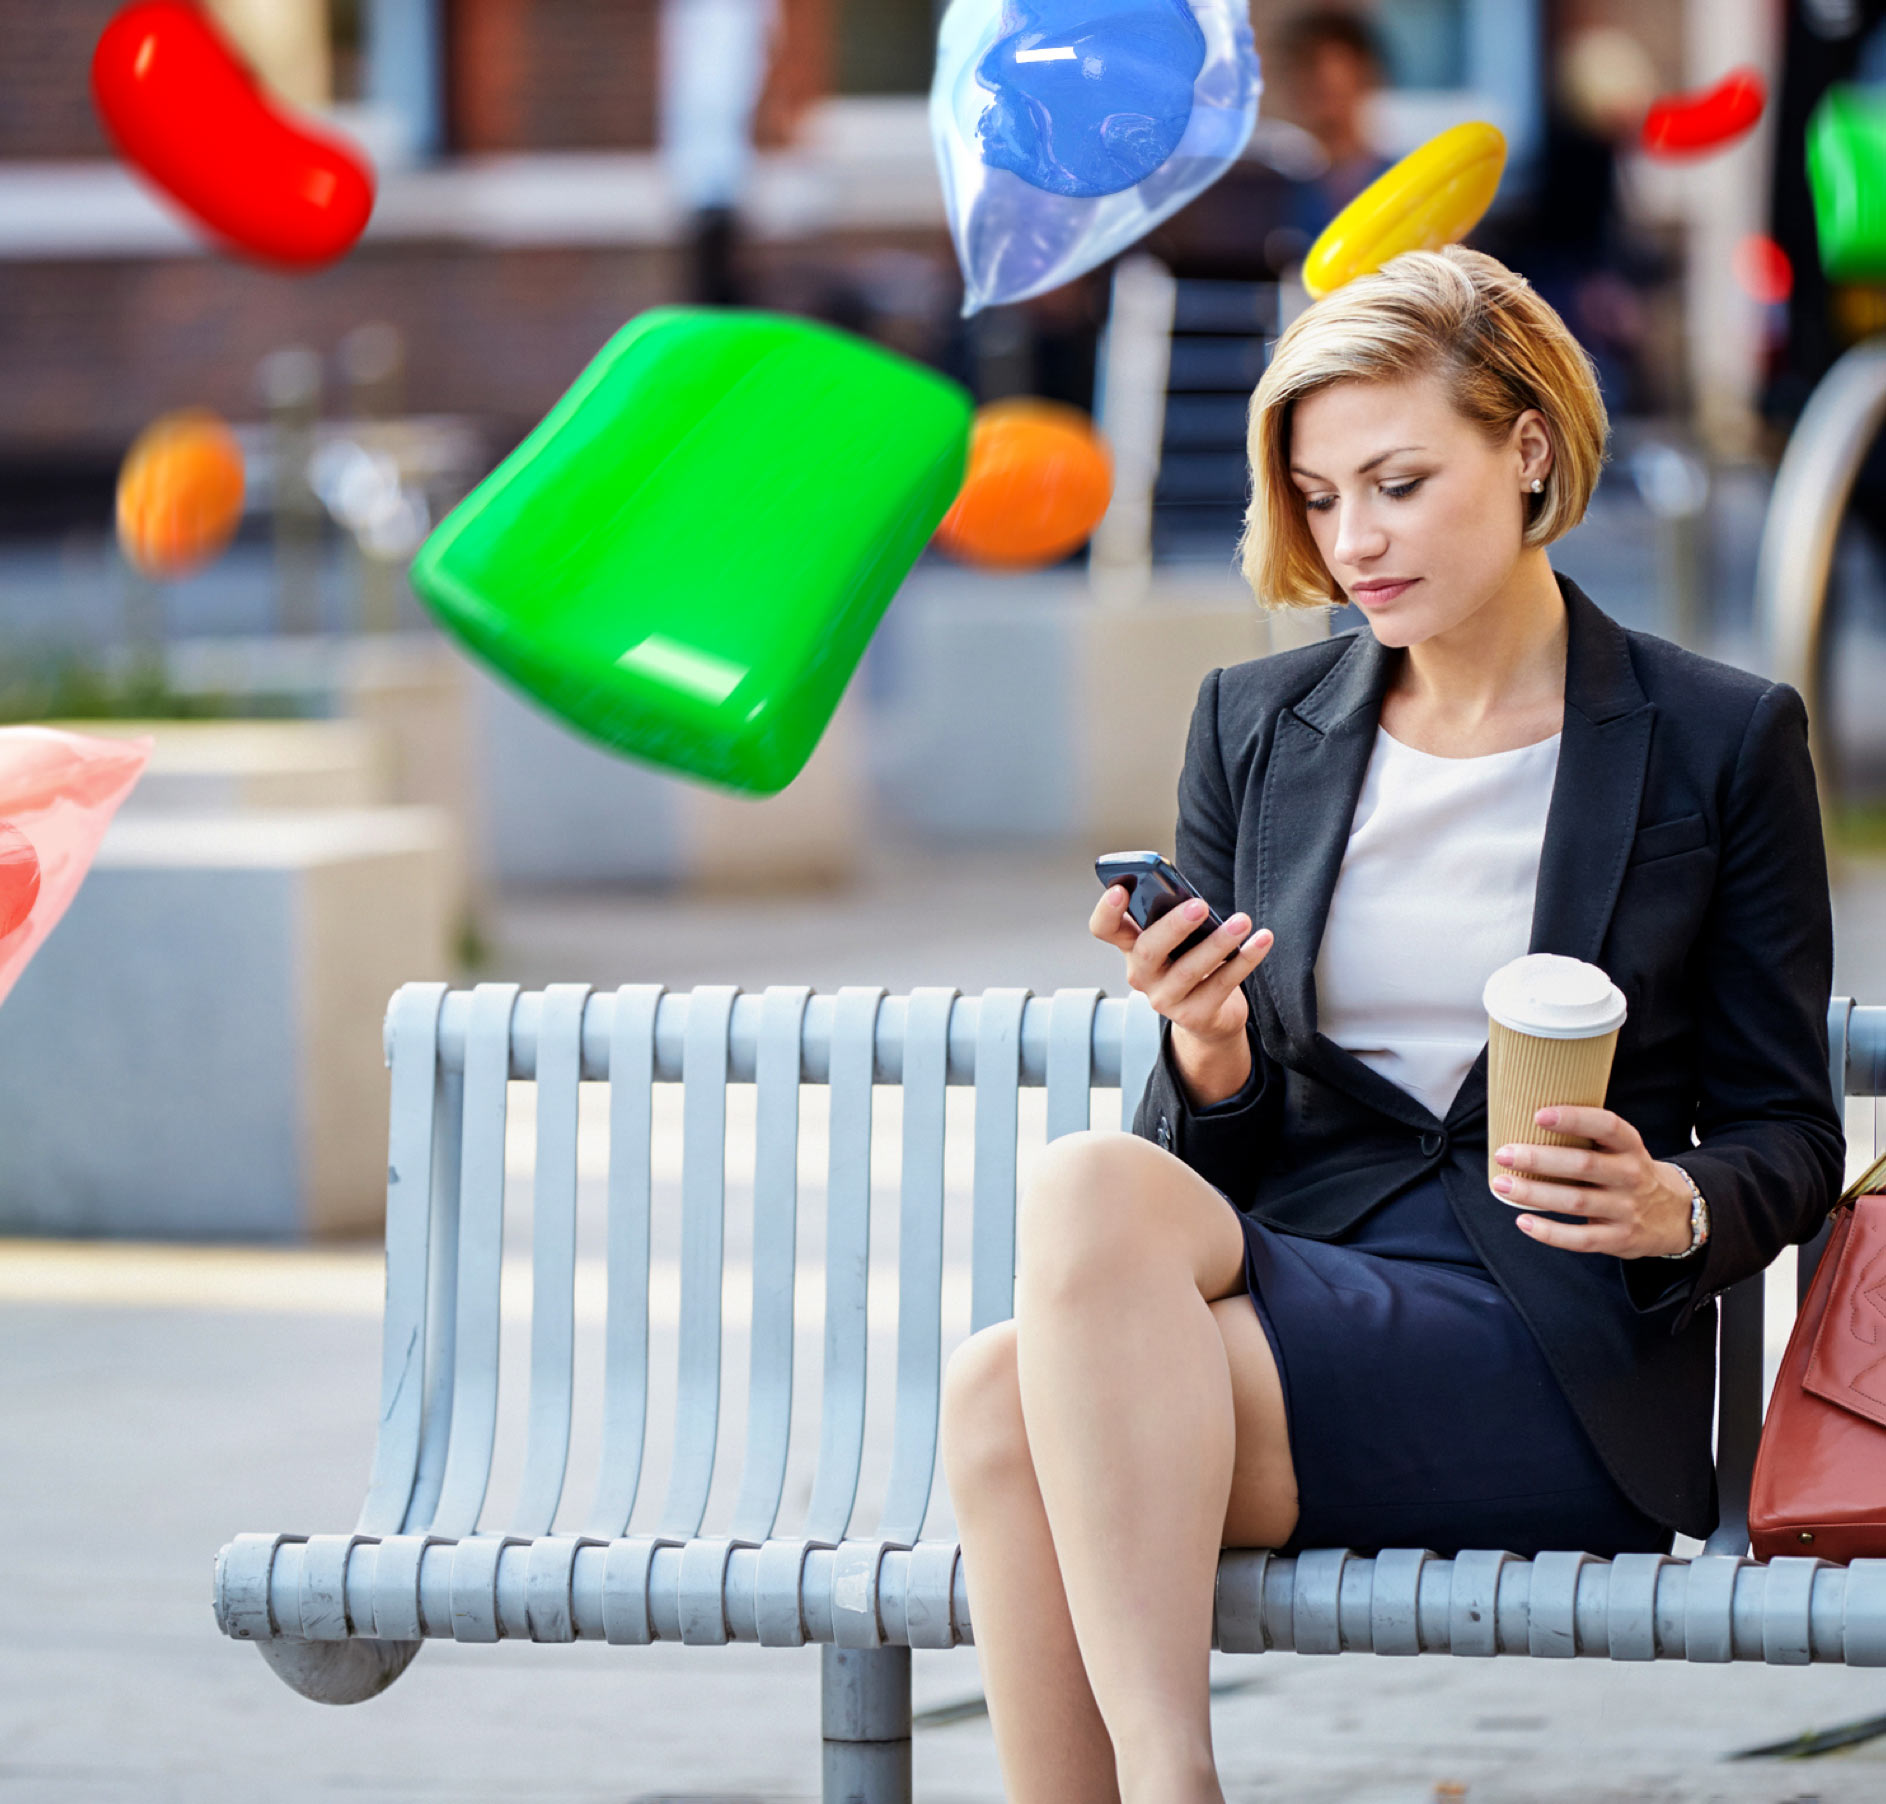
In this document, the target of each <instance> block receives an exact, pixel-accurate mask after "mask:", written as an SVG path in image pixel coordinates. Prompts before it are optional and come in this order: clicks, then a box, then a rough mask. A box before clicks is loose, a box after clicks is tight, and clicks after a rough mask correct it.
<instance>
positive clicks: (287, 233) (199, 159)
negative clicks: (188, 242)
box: [92, 0, 373, 269]
mask: <svg viewBox="0 0 1886 1804" xmlns="http://www.w3.org/2000/svg"><path fill="white" fill-rule="evenodd" d="M92 100H93V103H94V104H95V105H96V106H97V108H98V113H99V117H100V118H101V119H103V120H104V122H105V127H106V130H107V131H109V132H110V134H111V137H112V139H113V141H114V142H115V143H116V145H117V147H118V150H119V152H120V153H121V154H122V155H123V156H124V158H125V160H126V161H127V162H129V163H132V164H135V165H136V167H137V168H139V169H141V170H142V171H143V172H144V174H145V175H147V176H149V177H150V179H151V180H152V181H153V182H155V183H156V184H157V185H158V186H159V187H160V188H162V189H163V190H164V191H165V193H167V194H168V195H170V196H171V198H172V199H174V200H176V201H177V202H178V203H179V204H180V205H181V206H182V207H184V208H185V210H186V211H188V212H189V213H191V214H193V215H194V216H195V217H196V218H197V219H198V220H200V221H201V222H202V223H203V225H204V226H205V227H207V228H208V230H209V231H210V232H212V233H214V234H215V236H217V237H218V238H220V239H222V240H223V241H224V242H226V243H227V244H229V245H231V246H233V247H235V248H236V249H239V250H243V251H246V252H248V253H249V254H250V255H252V256H254V257H258V258H261V259H262V260H263V261H264V262H268V263H274V264H279V265H281V266H283V267H285V268H289V269H314V268H318V267H319V266H320V265H322V264H324V263H332V262H333V261H334V260H335V258H337V257H340V256H344V255H345V254H346V252H347V251H348V249H349V248H350V247H351V246H352V245H353V243H354V241H355V240H356V239H357V238H358V237H359V236H360V234H361V233H362V232H363V231H364V230H365V229H366V224H367V219H368V216H369V215H370V214H371V213H372V212H373V173H372V171H371V169H370V168H369V167H368V166H367V164H366V163H365V162H364V161H363V160H362V159H361V157H360V156H359V154H358V153H357V152H355V151H354V150H353V149H352V148H350V147H349V146H348V145H347V144H345V143H344V142H343V141H342V140H341V139H339V138H337V137H334V136H332V135H331V134H329V133H327V132H325V131H322V130H321V129H320V128H318V127H317V126H315V125H314V124H312V123H311V122H309V121H307V120H305V119H302V118H298V117H296V116H295V115H294V114H292V113H291V112H289V111H288V110H287V109H285V108H284V107H282V106H280V105H278V104H277V103H276V101H275V100H273V99H272V98H271V97H270V96H269V95H268V94H267V93H266V92H265V91H264V90H263V88H262V86H261V84H260V83H259V82H258V81H257V80H256V78H255V75H254V73H253V72H252V71H251V70H250V68H249V66H248V65H247V64H246V63H245V62H244V61H243V60H242V58H241V56H240V55H239V54H238V53H237V52H236V50H235V49H234V48H233V47H232V46H231V44H230V43H229V41H228V39H227V38H225V37H224V36H223V34H222V32H221V31H220V30H219V29H218V28H217V26H216V25H215V23H214V21H212V20H211V19H210V17H209V16H208V15H207V14H206V13H204V12H203V11H202V10H201V9H200V8H199V7H195V6H190V5H186V4H184V3H183V0H145V3H143V4H139V5H136V6H127V7H126V8H125V9H124V11H123V12H121V13H119V14H118V15H117V17H116V18H114V19H113V20H112V21H111V23H110V24H109V25H107V26H106V27H105V32H104V35H103V36H102V37H101V38H100V39H99V40H98V48H97V49H96V50H95V51H93V53H92Z"/></svg>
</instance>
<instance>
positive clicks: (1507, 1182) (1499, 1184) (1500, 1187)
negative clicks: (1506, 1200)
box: [1493, 1178, 1513, 1196]
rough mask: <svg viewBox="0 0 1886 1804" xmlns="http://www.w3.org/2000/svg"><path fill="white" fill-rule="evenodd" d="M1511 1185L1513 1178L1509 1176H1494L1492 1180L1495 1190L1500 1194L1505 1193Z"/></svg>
mask: <svg viewBox="0 0 1886 1804" xmlns="http://www.w3.org/2000/svg"><path fill="white" fill-rule="evenodd" d="M1512 1187H1513V1180H1512V1179H1511V1178H1495V1179H1494V1180H1493V1188H1494V1189H1495V1190H1497V1191H1498V1192H1499V1193H1500V1195H1501V1196H1504V1195H1506V1193H1507V1192H1508V1191H1509V1190H1511V1189H1512Z"/></svg>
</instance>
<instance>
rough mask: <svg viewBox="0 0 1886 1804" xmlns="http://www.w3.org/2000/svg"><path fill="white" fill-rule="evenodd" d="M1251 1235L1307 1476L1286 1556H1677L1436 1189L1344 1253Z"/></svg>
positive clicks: (1266, 1233)
mask: <svg viewBox="0 0 1886 1804" xmlns="http://www.w3.org/2000/svg"><path fill="white" fill-rule="evenodd" d="M1240 1220H1241V1221H1242V1222H1243V1224H1244V1244H1245V1256H1244V1273H1245V1280H1246V1282H1247V1284H1248V1285H1249V1287H1250V1293H1251V1300H1252V1302H1253V1304H1254V1305H1255V1306H1256V1309H1257V1314H1258V1319H1259V1320H1260V1321H1261V1322H1262V1323H1263V1325H1264V1332H1265V1334H1266V1336H1267V1337H1268V1338H1269V1340H1270V1345H1271V1351H1272V1353H1273V1354H1274V1355H1275V1357H1276V1360H1277V1370H1278V1373H1279V1375H1280V1376H1281V1377H1282V1380H1283V1393H1284V1404H1285V1408H1286V1411H1287V1412H1288V1418H1289V1428H1290V1453H1291V1458H1292V1460H1293V1461H1294V1463H1295V1466H1296V1475H1297V1494H1298V1499H1299V1513H1298V1517H1297V1526H1296V1529H1295V1531H1294V1532H1293V1533H1292V1535H1291V1537H1290V1539H1289V1541H1288V1542H1287V1543H1286V1544H1285V1545H1284V1547H1283V1548H1282V1549H1280V1551H1282V1552H1285V1553H1295V1552H1298V1551H1300V1550H1302V1549H1304V1548H1311V1547H1347V1548H1351V1549H1353V1550H1354V1551H1356V1552H1358V1553H1368V1552H1374V1551H1376V1550H1378V1549H1380V1548H1384V1547H1425V1548H1429V1549H1431V1550H1432V1551H1433V1552H1435V1553H1437V1554H1452V1553H1456V1552H1458V1551H1460V1550H1461V1549H1462V1548H1504V1549H1505V1550H1506V1551H1507V1552H1509V1553H1516V1554H1526V1555H1531V1554H1535V1553H1539V1552H1542V1551H1544V1550H1546V1549H1552V1548H1560V1549H1566V1550H1569V1551H1573V1552H1582V1553H1590V1554H1597V1555H1607V1556H1608V1555H1612V1554H1618V1553H1668V1552H1669V1550H1670V1543H1671V1531H1670V1530H1669V1529H1668V1528H1667V1527H1665V1526H1664V1525H1662V1524H1660V1523H1658V1522H1655V1521H1653V1520H1652V1519H1651V1518H1650V1517H1649V1516H1646V1515H1645V1514H1644V1513H1643V1512H1642V1511H1641V1510H1639V1509H1638V1508H1637V1507H1636V1506H1635V1505H1634V1504H1632V1502H1631V1501H1630V1499H1629V1498H1627V1497H1626V1496H1625V1495H1624V1493H1623V1492H1622V1491H1621V1490H1619V1488H1618V1486H1617V1483H1616V1481H1615V1480H1614V1479H1613V1478H1612V1477H1611V1475H1610V1473H1609V1472H1607V1471H1606V1470H1605V1467H1604V1465H1603V1463H1602V1462H1601V1461H1600V1459H1599V1457H1598V1454H1597V1450H1596V1449H1595V1448H1594V1447H1593V1446H1592V1443H1591V1438H1590V1436H1589V1435H1587V1434H1586V1433H1585V1430H1584V1428H1583V1427H1582V1426H1581V1425H1580V1423H1579V1421H1578V1418H1577V1417H1576V1416H1575V1415H1574V1414H1573V1412H1572V1407H1571V1405H1570V1404H1569V1403H1568V1402H1567V1401H1566V1398H1565V1393H1564V1392H1563V1391H1562V1390H1561V1389H1560V1388H1559V1384H1558V1381H1557V1379H1556V1378H1555V1377H1554V1376H1553V1374H1552V1370H1551V1368H1550V1366H1548V1365H1547V1363H1546V1359H1545V1355H1544V1354H1543V1353H1542V1352H1541V1351H1540V1349H1539V1344H1538V1342H1537V1341H1536V1340H1535V1339H1534V1338H1533V1335H1532V1331H1531V1330H1530V1329H1529V1328H1528V1327H1527V1326H1526V1324H1525V1321H1524V1320H1523V1319H1522V1318H1521V1316H1520V1314H1519V1312H1518V1310H1516V1309H1515V1308H1514V1307H1513V1304H1512V1302H1511V1300H1510V1299H1509V1298H1508V1297H1507V1295H1506V1293H1505V1291H1503V1290H1502V1289H1501V1288H1500V1286H1499V1283H1498V1282H1497V1281H1496V1280H1495V1278H1494V1277H1493V1275H1492V1273H1491V1272H1489V1271H1488V1270H1487V1268H1486V1267H1485V1265H1483V1264H1482V1263H1481V1261H1480V1257H1479V1255H1478V1254H1477V1253H1476V1252H1475V1251H1474V1248H1473V1244H1472V1242H1470V1241H1469V1240H1468V1239H1467V1237H1466V1235H1465V1233H1463V1232H1462V1230H1461V1227H1460V1224H1459V1222H1458V1221H1457V1220H1456V1219H1455V1216H1454V1211H1453V1209H1452V1207H1451V1206H1450V1204H1449V1203H1448V1200H1447V1193H1446V1190H1445V1188H1444V1187H1443V1185H1442V1182H1441V1179H1440V1178H1439V1177H1438V1176H1434V1177H1429V1178H1427V1179H1424V1180H1423V1181H1422V1182H1421V1183H1419V1184H1417V1185H1415V1186H1414V1188H1412V1189H1410V1190H1407V1191H1404V1192H1403V1193H1402V1194H1401V1195H1399V1196H1396V1197H1392V1198H1391V1199H1390V1200H1389V1201H1388V1202H1386V1203H1384V1204H1382V1205H1381V1206H1380V1207H1379V1208H1377V1209H1375V1210H1372V1211H1371V1212H1370V1213H1369V1214H1368V1215H1366V1216H1365V1217H1363V1219H1362V1220H1361V1221H1360V1222H1358V1223H1357V1224H1356V1225H1355V1226H1354V1227H1353V1228H1352V1229H1350V1230H1349V1232H1348V1233H1347V1234H1346V1235H1345V1236H1344V1237H1343V1238H1342V1239H1341V1240H1338V1241H1318V1240H1306V1239H1304V1238H1302V1237H1301V1236H1298V1235H1294V1234H1282V1233H1279V1232H1277V1231H1276V1230H1274V1229H1271V1228H1268V1227H1266V1226H1264V1225H1263V1224H1262V1223H1261V1222H1258V1221H1255V1220H1253V1219H1252V1218H1251V1217H1250V1216H1248V1215H1246V1216H1241V1217H1240ZM1517 1231H1518V1230H1517V1229H1515V1232H1517ZM1578 1256H1579V1255H1575V1254H1569V1253H1568V1254H1567V1255H1566V1257H1567V1258H1574V1257H1578Z"/></svg>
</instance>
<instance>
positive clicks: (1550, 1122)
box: [1533, 1109, 1559, 1127]
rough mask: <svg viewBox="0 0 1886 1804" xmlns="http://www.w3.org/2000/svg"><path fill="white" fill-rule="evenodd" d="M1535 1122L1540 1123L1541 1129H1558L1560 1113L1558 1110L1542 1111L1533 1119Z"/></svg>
mask: <svg viewBox="0 0 1886 1804" xmlns="http://www.w3.org/2000/svg"><path fill="white" fill-rule="evenodd" d="M1533 1120H1534V1121H1536V1122H1538V1124H1539V1125H1540V1126H1541V1127H1557V1126H1558V1124H1559V1112H1558V1110H1557V1109H1541V1110H1540V1111H1539V1113H1538V1114H1537V1115H1535V1116H1534V1117H1533Z"/></svg>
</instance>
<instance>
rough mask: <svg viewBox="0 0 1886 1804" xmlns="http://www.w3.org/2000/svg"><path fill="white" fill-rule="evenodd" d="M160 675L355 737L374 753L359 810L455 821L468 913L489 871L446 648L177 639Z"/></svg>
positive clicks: (408, 637) (464, 722) (359, 640)
mask: <svg viewBox="0 0 1886 1804" xmlns="http://www.w3.org/2000/svg"><path fill="white" fill-rule="evenodd" d="M166 675H167V677H168V680H169V681H170V683H171V685H172V686H173V687H174V688H176V689H178V690H181V691H182V692H184V693H186V694H202V695H211V696H217V697H237V698H241V697H248V696H266V697H271V698H276V699H285V700H287V701H289V702H290V703H292V704H293V705H294V706H296V707H298V708H299V709H301V710H302V711H304V712H306V713H307V714H309V715H314V716H319V717H320V719H319V720H311V721H296V722H286V723H279V724H283V725H286V726H292V727H312V726H319V727H322V728H332V729H334V730H336V731H337V732H340V733H348V732H351V733H354V734H356V735H360V736H362V738H363V740H364V741H365V742H367V743H370V744H371V746H372V748H373V751H372V758H373V769H374V793H373V794H372V796H371V797H369V798H366V800H368V801H371V802H388V803H394V804H398V805H401V806H410V807H425V808H442V809H444V810H445V811H446V813H448V814H449V815H450V816H451V817H452V821H453V824H454V829H455V839H456V841H457V844H458V846H459V847H460V856H461V859H462V868H461V869H460V870H459V871H457V872H456V873H455V874H454V879H453V895H454V898H455V900H454V903H453V907H454V910H455V912H456V913H457V914H458V915H459V916H460V917H461V918H462V917H464V916H467V915H470V914H473V913H475V912H476V910H477V907H478V904H479V901H480V898H481V896H482V893H483V890H484V887H485V879H486V876H487V873H488V866H487V862H486V859H485V855H484V851H483V847H482V845H481V843H480V840H479V833H480V829H481V826H482V822H483V813H484V811H483V809H482V808H481V807H480V806H479V803H478V798H477V794H476V775H475V771H474V761H473V758H472V750H471V720H470V701H469V697H470V685H471V666H470V664H469V663H468V662H467V661H466V659H465V658H464V657H463V656H462V655H461V654H460V653H459V652H458V651H457V650H456V649H455V648H454V647H453V646H452V645H450V644H449V643H448V642H447V641H446V640H444V639H443V638H441V637H440V636H439V635H438V634H436V633H382V634H357V635H347V636H341V635H335V636H310V637H300V638H295V637H279V638H203V639H189V640H179V641H177V642H176V643H174V644H173V645H171V646H170V647H169V648H168V650H167V652H166ZM208 724H211V725H218V726H220V725H223V724H225V723H221V722H215V723H208ZM228 724H231V725H234V724H238V723H228ZM257 724H260V723H257ZM271 724H274V723H271ZM315 805H320V806H357V805H360V803H358V802H355V801H353V800H351V799H337V800H336V801H334V802H323V803H319V804H315Z"/></svg>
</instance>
